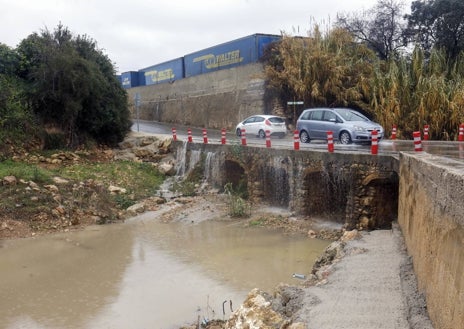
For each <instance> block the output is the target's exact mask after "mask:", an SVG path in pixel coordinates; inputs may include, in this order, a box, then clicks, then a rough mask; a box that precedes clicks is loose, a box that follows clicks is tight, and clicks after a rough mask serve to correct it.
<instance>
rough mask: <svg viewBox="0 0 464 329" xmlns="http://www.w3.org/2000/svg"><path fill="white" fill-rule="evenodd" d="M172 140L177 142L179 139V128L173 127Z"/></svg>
mask: <svg viewBox="0 0 464 329" xmlns="http://www.w3.org/2000/svg"><path fill="white" fill-rule="evenodd" d="M172 140H173V141H174V142H175V141H176V140H177V130H176V128H174V127H172Z"/></svg>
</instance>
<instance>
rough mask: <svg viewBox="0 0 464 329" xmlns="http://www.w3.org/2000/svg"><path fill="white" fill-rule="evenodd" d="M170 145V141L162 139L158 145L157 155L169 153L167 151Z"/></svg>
mask: <svg viewBox="0 0 464 329" xmlns="http://www.w3.org/2000/svg"><path fill="white" fill-rule="evenodd" d="M171 145H172V139H171V138H169V139H164V140H162V141H160V142H159V143H158V152H159V154H167V153H169V149H170V148H171Z"/></svg>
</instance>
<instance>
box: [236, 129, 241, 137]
mask: <svg viewBox="0 0 464 329" xmlns="http://www.w3.org/2000/svg"><path fill="white" fill-rule="evenodd" d="M235 134H236V135H237V137H240V136H242V130H241V129H239V128H237V130H236V131H235Z"/></svg>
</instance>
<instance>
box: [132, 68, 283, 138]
mask: <svg viewBox="0 0 464 329" xmlns="http://www.w3.org/2000/svg"><path fill="white" fill-rule="evenodd" d="M127 92H128V94H129V103H130V105H131V106H130V108H131V112H132V116H133V117H134V118H135V117H136V113H135V105H134V100H135V94H136V93H138V94H139V95H140V99H141V104H140V107H139V118H140V119H142V120H152V121H159V122H168V123H176V124H180V125H191V126H195V127H204V128H214V129H221V128H226V129H228V130H230V129H232V128H234V127H235V125H236V124H237V123H238V122H240V121H241V120H243V119H244V118H246V117H248V116H250V115H253V114H259V113H272V112H274V111H275V106H274V104H275V103H276V102H275V97H273V95H271V94H270V93H269V91H268V90H266V87H265V77H264V72H263V65H262V64H261V63H255V64H249V65H244V66H239V67H235V68H231V69H225V70H220V71H217V72H212V73H207V74H202V75H198V76H193V77H189V78H185V79H181V80H175V81H172V82H170V83H162V84H157V85H150V86H143V87H136V88H131V89H129V90H128V91H127ZM277 108H278V106H277Z"/></svg>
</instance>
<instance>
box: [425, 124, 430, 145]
mask: <svg viewBox="0 0 464 329" xmlns="http://www.w3.org/2000/svg"><path fill="white" fill-rule="evenodd" d="M424 140H425V141H428V140H429V125H424Z"/></svg>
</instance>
